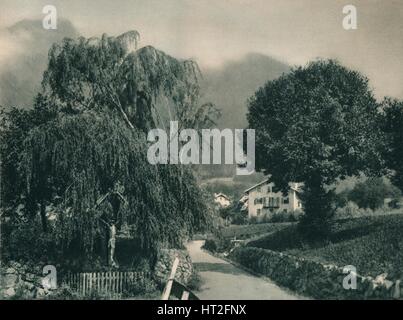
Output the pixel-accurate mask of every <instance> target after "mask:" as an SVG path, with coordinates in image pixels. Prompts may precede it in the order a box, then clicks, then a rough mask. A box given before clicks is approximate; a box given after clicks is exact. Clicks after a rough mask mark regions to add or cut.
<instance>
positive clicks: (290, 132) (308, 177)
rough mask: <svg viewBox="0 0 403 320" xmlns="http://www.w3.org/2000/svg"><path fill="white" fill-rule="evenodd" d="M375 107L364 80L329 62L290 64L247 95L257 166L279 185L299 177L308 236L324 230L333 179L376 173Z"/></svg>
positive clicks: (378, 158)
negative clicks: (254, 137) (254, 139)
mask: <svg viewBox="0 0 403 320" xmlns="http://www.w3.org/2000/svg"><path fill="white" fill-rule="evenodd" d="M377 108H378V104H377V103H376V100H375V98H374V97H373V94H372V92H371V90H370V89H369V87H368V79H367V78H365V77H364V76H362V75H361V74H359V73H358V72H356V71H351V70H348V69H347V68H345V67H343V66H341V65H340V64H339V63H337V62H335V61H332V60H329V61H322V60H319V61H316V62H312V63H310V64H308V65H307V66H306V67H299V68H295V69H293V70H292V71H291V72H290V73H289V74H286V75H283V76H281V77H280V78H279V79H277V80H274V81H269V82H268V83H266V85H265V86H264V87H262V88H260V89H259V90H258V91H257V92H256V93H255V95H254V96H253V97H252V98H251V99H250V101H249V112H248V121H249V127H250V128H253V129H256V167H257V168H258V169H260V170H262V171H264V173H265V174H270V175H271V178H270V179H271V181H273V182H274V183H275V185H276V186H277V187H278V188H279V189H282V190H283V191H287V188H288V183H289V182H291V181H293V182H303V183H304V187H303V193H302V195H301V196H302V200H303V202H304V208H305V212H306V215H305V219H304V220H303V223H302V225H306V226H309V228H307V230H308V231H309V232H310V233H311V235H312V236H315V235H320V234H321V235H323V234H324V233H326V231H327V230H326V229H327V228H326V220H327V218H328V217H329V215H331V214H332V212H333V208H332V198H333V192H332V190H331V189H329V186H330V185H331V184H333V183H334V182H335V180H336V179H337V178H340V179H343V178H345V177H346V176H353V175H357V174H359V173H360V172H366V173H368V174H370V173H372V172H378V173H379V172H380V168H381V167H382V160H381V154H380V151H379V145H380V137H381V133H380V129H379V126H378V120H379V114H378V110H377Z"/></svg>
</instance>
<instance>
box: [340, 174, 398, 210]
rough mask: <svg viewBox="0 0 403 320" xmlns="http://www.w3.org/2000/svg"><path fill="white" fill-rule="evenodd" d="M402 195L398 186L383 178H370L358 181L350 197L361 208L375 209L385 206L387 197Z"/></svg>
mask: <svg viewBox="0 0 403 320" xmlns="http://www.w3.org/2000/svg"><path fill="white" fill-rule="evenodd" d="M400 195H401V192H400V190H399V189H398V188H396V187H395V186H393V185H391V184H390V183H386V182H385V181H384V180H383V179H382V178H370V179H367V180H366V181H362V182H358V183H357V184H356V185H355V186H354V188H353V189H352V190H351V191H350V193H349V195H348V199H349V200H351V201H354V202H355V203H356V204H357V205H358V206H359V207H360V208H365V209H366V208H370V209H372V210H375V209H378V208H380V207H382V206H383V204H384V200H385V199H386V198H391V199H396V198H398V197H399V196H400Z"/></svg>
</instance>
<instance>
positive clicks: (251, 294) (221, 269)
mask: <svg viewBox="0 0 403 320" xmlns="http://www.w3.org/2000/svg"><path fill="white" fill-rule="evenodd" d="M203 243H204V241H203V240H200V241H192V242H189V243H188V245H187V249H188V251H189V254H190V256H191V258H192V260H193V263H194V265H195V267H196V268H197V270H198V271H199V274H200V277H201V278H202V280H203V282H202V287H201V289H200V291H198V292H195V293H196V294H197V295H198V296H199V298H200V299H201V300H230V299H231V300H232V299H233V300H295V299H300V297H298V296H296V295H294V294H292V293H290V292H289V291H286V290H284V289H282V288H280V287H279V286H277V285H275V284H274V283H273V282H271V281H268V280H267V279H266V278H263V277H257V276H254V275H252V274H250V273H248V272H246V271H243V270H242V269H240V268H238V267H236V266H234V265H232V264H231V263H229V262H227V261H225V260H223V259H220V258H217V257H214V256H213V255H211V254H209V253H208V252H206V251H204V250H202V249H201V247H202V245H203Z"/></svg>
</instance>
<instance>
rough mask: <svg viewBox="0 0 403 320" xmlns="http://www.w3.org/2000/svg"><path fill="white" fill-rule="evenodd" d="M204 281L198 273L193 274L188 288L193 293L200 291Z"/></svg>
mask: <svg viewBox="0 0 403 320" xmlns="http://www.w3.org/2000/svg"><path fill="white" fill-rule="evenodd" d="M202 285H203V280H202V278H201V277H200V275H199V274H198V273H197V272H193V273H192V275H191V276H190V279H189V281H188V284H187V286H188V288H189V289H190V290H192V291H200V289H201V286H202Z"/></svg>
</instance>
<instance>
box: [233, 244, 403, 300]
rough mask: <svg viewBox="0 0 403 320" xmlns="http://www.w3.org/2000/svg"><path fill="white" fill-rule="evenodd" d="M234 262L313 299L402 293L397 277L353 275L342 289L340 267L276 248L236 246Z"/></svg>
mask: <svg viewBox="0 0 403 320" xmlns="http://www.w3.org/2000/svg"><path fill="white" fill-rule="evenodd" d="M230 258H231V259H232V260H234V261H236V262H237V263H239V264H241V265H243V266H245V267H247V268H248V269H251V270H253V271H255V272H257V273H259V274H262V275H265V276H267V277H269V278H270V279H272V280H273V281H275V282H276V283H278V284H279V285H281V286H284V287H287V288H289V289H291V290H293V291H295V292H297V293H299V294H301V295H304V296H307V297H312V298H315V299H393V298H399V297H403V286H402V288H400V281H399V280H398V281H396V282H392V281H388V280H384V281H380V280H379V279H377V280H375V279H373V278H371V277H362V276H359V275H358V276H357V289H355V290H354V289H350V290H347V289H344V288H343V279H344V278H345V277H346V276H347V274H345V273H343V268H340V267H337V266H333V265H324V264H321V263H318V262H315V261H312V260H307V259H303V258H298V257H295V256H291V255H287V254H284V253H280V252H275V251H271V250H267V249H261V248H255V247H238V248H236V249H235V250H234V251H233V252H232V253H231V255H230Z"/></svg>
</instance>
